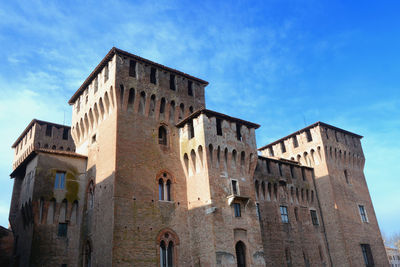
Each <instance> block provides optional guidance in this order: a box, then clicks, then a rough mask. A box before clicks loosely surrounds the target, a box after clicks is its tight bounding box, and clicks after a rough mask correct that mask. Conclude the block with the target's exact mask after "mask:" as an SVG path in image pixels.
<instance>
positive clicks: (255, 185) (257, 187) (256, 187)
mask: <svg viewBox="0 0 400 267" xmlns="http://www.w3.org/2000/svg"><path fill="white" fill-rule="evenodd" d="M254 187H255V190H256V200H258V199H259V184H258V181H257V180H256V182H255V183H254Z"/></svg>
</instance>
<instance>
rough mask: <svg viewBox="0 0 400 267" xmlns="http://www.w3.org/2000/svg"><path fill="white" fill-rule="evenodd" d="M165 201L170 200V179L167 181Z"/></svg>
mask: <svg viewBox="0 0 400 267" xmlns="http://www.w3.org/2000/svg"><path fill="white" fill-rule="evenodd" d="M167 201H171V180H168V181H167Z"/></svg>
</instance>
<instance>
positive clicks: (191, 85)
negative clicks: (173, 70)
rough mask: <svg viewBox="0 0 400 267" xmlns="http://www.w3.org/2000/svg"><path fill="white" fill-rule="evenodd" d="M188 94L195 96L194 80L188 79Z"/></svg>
mask: <svg viewBox="0 0 400 267" xmlns="http://www.w3.org/2000/svg"><path fill="white" fill-rule="evenodd" d="M188 95H190V96H193V82H192V81H188Z"/></svg>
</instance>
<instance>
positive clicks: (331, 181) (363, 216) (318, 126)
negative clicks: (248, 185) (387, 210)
mask: <svg viewBox="0 0 400 267" xmlns="http://www.w3.org/2000/svg"><path fill="white" fill-rule="evenodd" d="M361 138H362V136H360V135H357V134H354V133H351V132H348V131H345V130H342V129H340V128H337V127H334V126H331V125H328V124H326V123H322V122H317V123H315V124H312V125H310V126H308V127H306V128H304V129H302V130H300V131H297V132H295V133H293V134H291V135H289V136H286V137H284V138H282V139H279V140H277V141H275V142H273V143H271V144H269V145H266V146H264V147H262V148H260V151H261V153H262V155H265V156H269V157H277V158H285V159H291V160H296V161H298V162H300V163H301V164H303V165H305V166H310V167H312V168H313V169H314V173H315V182H316V190H317V191H318V195H319V200H320V203H321V210H322V213H323V218H324V222H325V227H326V235H327V240H328V245H329V251H330V253H331V258H332V263H333V265H334V266H353V265H357V263H360V262H363V261H364V256H365V257H370V256H371V259H372V258H373V259H374V260H375V262H386V259H385V256H384V255H385V253H384V246H383V242H382V239H381V234H380V230H379V227H378V222H377V220H376V216H375V212H374V208H373V206H372V201H371V198H370V195H369V191H368V187H367V184H366V181H365V177H364V172H363V169H364V163H365V159H364V154H363V151H362V147H361V141H360V140H361ZM363 253H364V254H363ZM371 259H370V261H371Z"/></svg>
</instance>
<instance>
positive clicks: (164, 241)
mask: <svg viewBox="0 0 400 267" xmlns="http://www.w3.org/2000/svg"><path fill="white" fill-rule="evenodd" d="M157 241H158V244H159V246H160V266H161V267H174V266H177V251H176V246H177V245H179V239H178V237H177V236H176V234H175V233H174V232H173V231H172V230H170V229H165V230H163V231H161V232H160V234H159V235H158V238H157Z"/></svg>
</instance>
